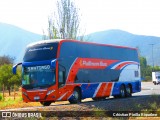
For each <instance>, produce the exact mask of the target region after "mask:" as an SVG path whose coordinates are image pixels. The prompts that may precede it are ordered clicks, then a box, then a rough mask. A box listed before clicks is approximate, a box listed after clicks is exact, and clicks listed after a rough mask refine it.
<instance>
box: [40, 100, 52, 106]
mask: <svg viewBox="0 0 160 120" xmlns="http://www.w3.org/2000/svg"><path fill="white" fill-rule="evenodd" d="M40 103H41V104H42V105H43V106H50V104H51V103H52V102H50V101H47V102H40Z"/></svg>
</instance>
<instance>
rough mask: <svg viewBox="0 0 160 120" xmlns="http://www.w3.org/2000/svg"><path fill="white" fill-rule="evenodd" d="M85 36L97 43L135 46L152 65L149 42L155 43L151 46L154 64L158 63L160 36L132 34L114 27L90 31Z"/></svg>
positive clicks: (159, 57)
mask: <svg viewBox="0 0 160 120" xmlns="http://www.w3.org/2000/svg"><path fill="white" fill-rule="evenodd" d="M86 38H88V39H89V41H92V42H97V43H104V44H115V45H123V46H130V47H137V48H139V52H140V55H141V56H144V57H146V58H147V62H148V64H150V65H152V46H151V45H150V44H155V45H154V46H153V58H154V64H155V65H160V54H159V53H160V37H154V36H145V35H134V34H131V33H129V32H126V31H122V30H116V29H115V30H108V31H101V32H96V33H92V34H89V35H87V36H86Z"/></svg>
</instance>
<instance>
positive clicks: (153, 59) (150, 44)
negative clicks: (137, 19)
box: [149, 44, 155, 72]
mask: <svg viewBox="0 0 160 120" xmlns="http://www.w3.org/2000/svg"><path fill="white" fill-rule="evenodd" d="M149 45H151V46H152V66H153V69H152V72H153V71H154V59H153V46H154V45H155V44H149Z"/></svg>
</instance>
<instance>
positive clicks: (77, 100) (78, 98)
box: [69, 88, 81, 104]
mask: <svg viewBox="0 0 160 120" xmlns="http://www.w3.org/2000/svg"><path fill="white" fill-rule="evenodd" d="M73 97H74V98H73V99H72V100H69V102H70V103H71V104H75V103H80V102H81V93H80V89H79V88H75V89H74V91H73Z"/></svg>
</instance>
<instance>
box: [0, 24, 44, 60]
mask: <svg viewBox="0 0 160 120" xmlns="http://www.w3.org/2000/svg"><path fill="white" fill-rule="evenodd" d="M41 39H42V35H39V34H35V33H32V32H29V31H26V30H24V29H21V28H19V27H16V26H13V25H9V24H5V23H0V56H2V55H9V56H11V57H15V58H16V59H15V62H20V61H21V60H22V56H23V53H24V50H25V47H26V45H27V44H29V43H31V42H34V41H38V40H41Z"/></svg>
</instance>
